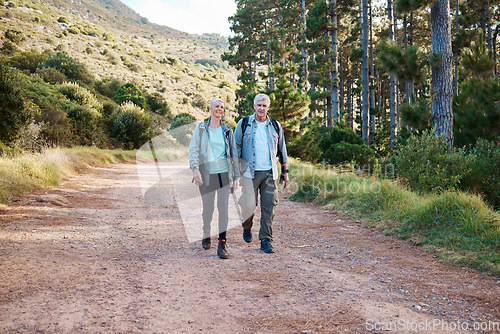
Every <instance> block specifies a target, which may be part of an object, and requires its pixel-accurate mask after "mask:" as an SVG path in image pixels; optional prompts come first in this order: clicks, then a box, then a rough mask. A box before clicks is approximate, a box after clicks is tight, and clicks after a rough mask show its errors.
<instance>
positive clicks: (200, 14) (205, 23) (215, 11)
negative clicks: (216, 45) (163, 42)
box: [120, 0, 236, 37]
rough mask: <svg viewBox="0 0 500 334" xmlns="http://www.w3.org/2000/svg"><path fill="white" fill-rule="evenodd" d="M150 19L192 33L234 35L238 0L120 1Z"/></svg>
mask: <svg viewBox="0 0 500 334" xmlns="http://www.w3.org/2000/svg"><path fill="white" fill-rule="evenodd" d="M120 1H121V2H123V3H124V4H125V5H127V6H129V7H130V8H132V9H133V10H134V11H135V12H137V13H139V14H140V15H141V16H143V17H145V18H147V19H148V20H149V22H153V23H156V24H160V25H164V26H168V27H170V28H174V29H177V30H180V31H184V32H187V33H191V34H199V35H201V34H204V33H209V34H210V33H218V34H220V35H222V36H226V37H227V36H231V35H232V32H231V30H230V29H229V22H228V21H227V19H228V17H229V16H232V15H234V13H235V12H236V3H235V2H234V0H120Z"/></svg>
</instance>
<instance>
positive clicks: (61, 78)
mask: <svg viewBox="0 0 500 334" xmlns="http://www.w3.org/2000/svg"><path fill="white" fill-rule="evenodd" d="M36 74H38V76H40V78H42V79H43V81H45V82H47V83H50V84H53V85H57V84H61V83H63V82H65V81H66V80H68V78H67V77H66V76H65V75H64V74H62V73H61V72H59V71H58V70H56V69H54V68H52V67H46V68H38V69H37V70H36Z"/></svg>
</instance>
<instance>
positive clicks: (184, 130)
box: [170, 113, 196, 145]
mask: <svg viewBox="0 0 500 334" xmlns="http://www.w3.org/2000/svg"><path fill="white" fill-rule="evenodd" d="M195 126H196V118H195V117H194V116H193V115H190V114H188V113H180V114H178V115H177V116H175V118H174V121H173V122H172V125H171V126H170V134H171V135H172V137H174V138H175V139H177V141H178V142H179V144H181V145H189V142H190V141H191V136H192V134H193V130H194V128H195Z"/></svg>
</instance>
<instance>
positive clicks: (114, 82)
mask: <svg viewBox="0 0 500 334" xmlns="http://www.w3.org/2000/svg"><path fill="white" fill-rule="evenodd" d="M123 84H125V82H123V81H121V80H119V79H116V78H112V77H106V78H104V79H102V80H100V81H96V82H95V83H94V87H95V89H96V90H97V91H98V92H99V93H100V94H101V95H104V96H106V97H109V98H110V99H113V98H114V97H115V95H116V93H117V92H118V88H120V86H122V85H123Z"/></svg>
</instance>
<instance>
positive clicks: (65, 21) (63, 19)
mask: <svg viewBox="0 0 500 334" xmlns="http://www.w3.org/2000/svg"><path fill="white" fill-rule="evenodd" d="M57 22H59V23H66V24H69V20H68V19H67V18H65V17H64V16H60V17H59V18H58V19H57Z"/></svg>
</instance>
